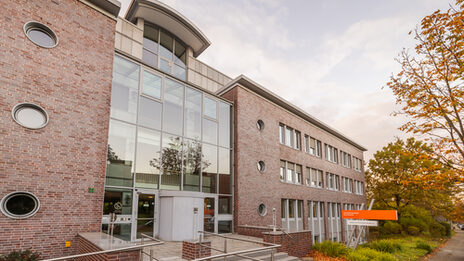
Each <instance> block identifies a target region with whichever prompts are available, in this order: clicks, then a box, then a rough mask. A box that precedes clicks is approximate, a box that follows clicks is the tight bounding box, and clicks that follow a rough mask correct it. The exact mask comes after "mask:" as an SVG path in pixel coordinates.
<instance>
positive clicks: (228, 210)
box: [218, 196, 232, 214]
mask: <svg viewBox="0 0 464 261" xmlns="http://www.w3.org/2000/svg"><path fill="white" fill-rule="evenodd" d="M231 202H232V197H230V196H219V202H218V203H219V214H232V205H231Z"/></svg>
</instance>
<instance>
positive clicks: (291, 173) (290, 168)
mask: <svg viewBox="0 0 464 261" xmlns="http://www.w3.org/2000/svg"><path fill="white" fill-rule="evenodd" d="M302 179H303V174H302V167H301V165H298V164H295V163H291V162H287V161H283V160H281V161H280V180H281V181H284V182H287V183H293V184H303V180H302Z"/></svg>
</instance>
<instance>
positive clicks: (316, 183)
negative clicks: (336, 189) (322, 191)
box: [306, 168, 323, 188]
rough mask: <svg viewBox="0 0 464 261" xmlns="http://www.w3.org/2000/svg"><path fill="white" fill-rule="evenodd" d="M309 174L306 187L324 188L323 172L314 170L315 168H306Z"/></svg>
mask: <svg viewBox="0 0 464 261" xmlns="http://www.w3.org/2000/svg"><path fill="white" fill-rule="evenodd" d="M306 170H307V173H308V179H306V185H307V186H311V187H315V188H322V184H323V181H322V177H323V174H322V170H318V169H313V168H306Z"/></svg>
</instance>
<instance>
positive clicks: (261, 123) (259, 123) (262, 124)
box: [256, 120, 264, 131]
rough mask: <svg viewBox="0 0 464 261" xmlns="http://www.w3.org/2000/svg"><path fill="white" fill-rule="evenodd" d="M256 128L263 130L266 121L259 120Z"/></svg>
mask: <svg viewBox="0 0 464 261" xmlns="http://www.w3.org/2000/svg"><path fill="white" fill-rule="evenodd" d="M256 128H258V130H260V131H262V130H263V129H264V121H262V120H258V121H257V122H256Z"/></svg>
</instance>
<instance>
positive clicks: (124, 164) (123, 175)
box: [106, 120, 135, 187]
mask: <svg viewBox="0 0 464 261" xmlns="http://www.w3.org/2000/svg"><path fill="white" fill-rule="evenodd" d="M134 149H135V126H133V125H130V124H127V123H122V122H119V121H116V120H111V122H110V131H109V137H108V154H107V167H106V185H112V186H124V187H131V186H132V172H133V165H134V164H133V160H134Z"/></svg>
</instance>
